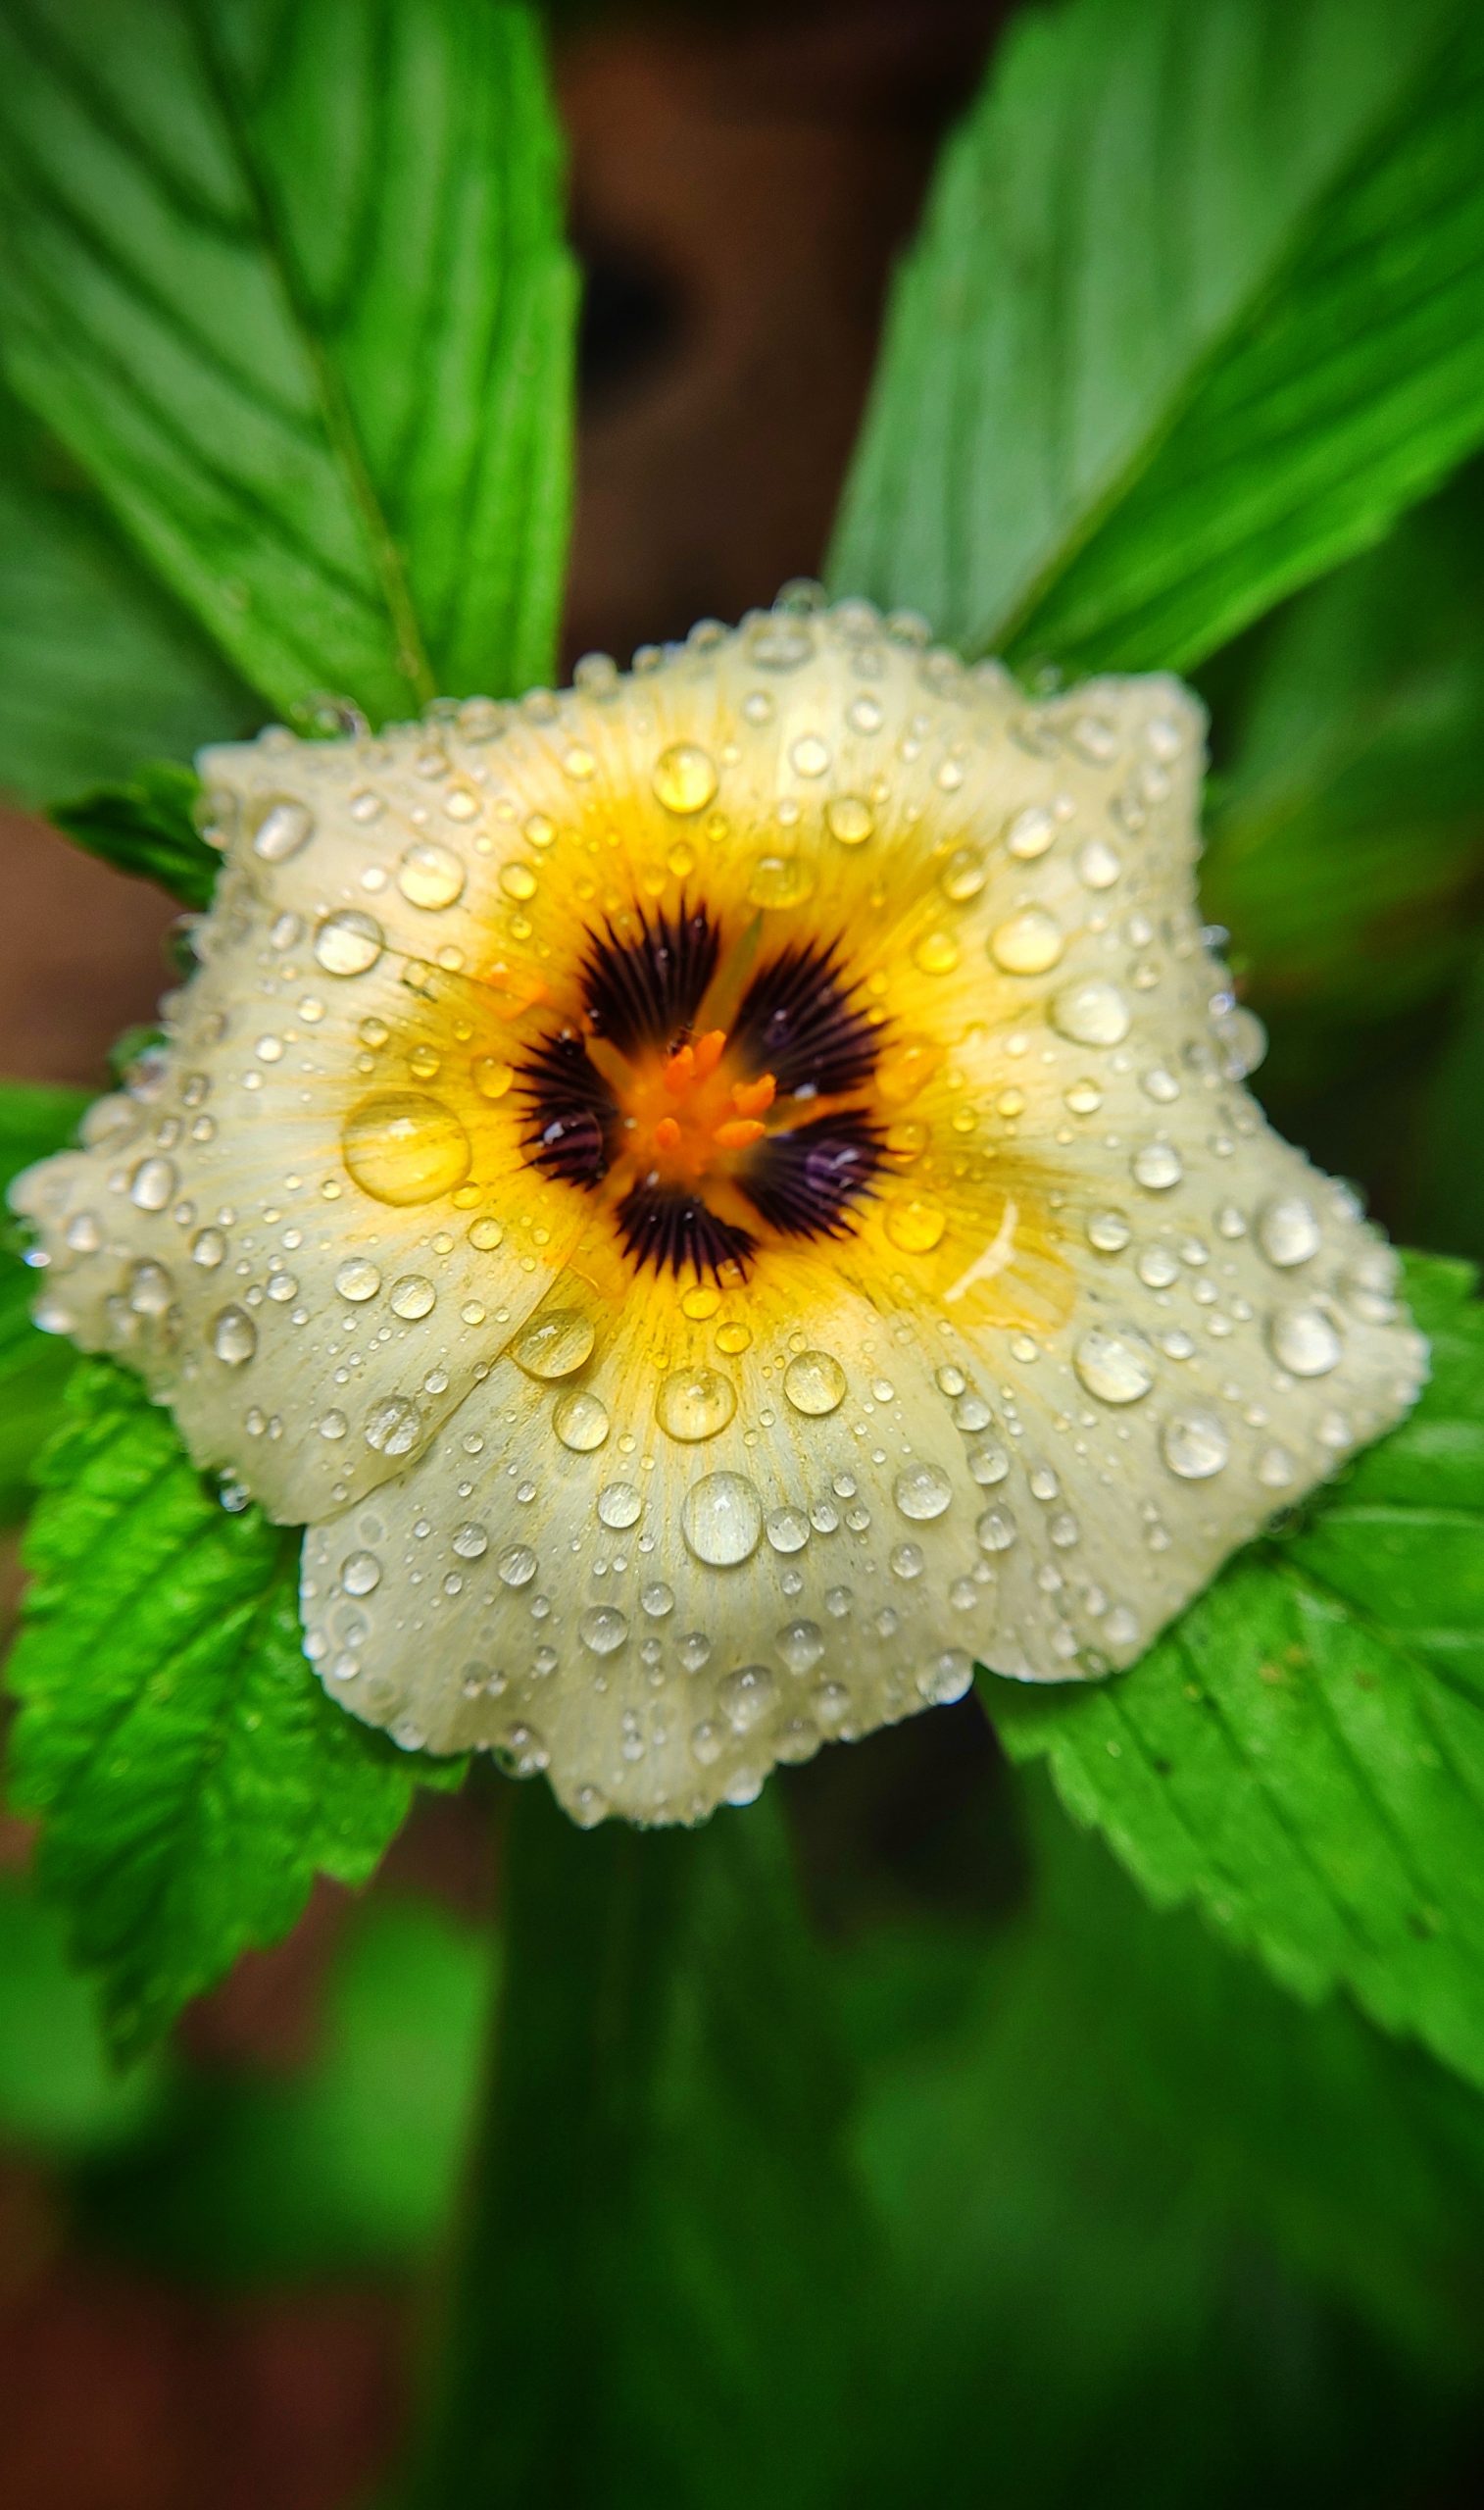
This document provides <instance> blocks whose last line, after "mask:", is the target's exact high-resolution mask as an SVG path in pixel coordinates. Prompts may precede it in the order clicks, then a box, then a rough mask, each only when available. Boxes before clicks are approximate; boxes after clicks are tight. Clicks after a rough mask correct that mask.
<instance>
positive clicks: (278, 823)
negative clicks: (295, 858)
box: [253, 794, 315, 863]
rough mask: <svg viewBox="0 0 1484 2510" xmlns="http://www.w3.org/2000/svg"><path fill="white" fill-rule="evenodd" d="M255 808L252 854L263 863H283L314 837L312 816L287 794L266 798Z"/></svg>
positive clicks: (311, 812) (302, 805) (311, 813)
mask: <svg viewBox="0 0 1484 2510" xmlns="http://www.w3.org/2000/svg"><path fill="white" fill-rule="evenodd" d="M259 808H260V810H261V813H262V816H261V818H260V819H259V821H258V824H257V827H256V828H254V830H253V852H254V853H255V854H257V855H259V856H261V858H262V860H263V861H264V862H265V863H286V862H287V861H288V859H289V856H290V855H291V854H297V853H298V852H299V850H300V848H301V847H302V846H305V845H307V844H308V843H309V840H310V838H311V837H312V836H313V835H314V832H315V815H314V813H313V811H311V810H308V809H306V807H305V805H304V804H303V802H297V801H295V800H294V799H293V798H292V796H291V795H289V794H270V795H269V796H268V798H267V800H266V801H265V802H263V803H262V804H260V805H259Z"/></svg>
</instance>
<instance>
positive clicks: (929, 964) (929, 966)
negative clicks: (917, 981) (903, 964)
mask: <svg viewBox="0 0 1484 2510" xmlns="http://www.w3.org/2000/svg"><path fill="white" fill-rule="evenodd" d="M912 957H913V966H914V967H915V968H917V969H919V970H920V971H921V973H922V975H923V976H925V977H948V976H952V974H953V972H954V970H955V968H956V967H957V966H958V964H959V945H958V943H957V941H956V940H955V939H954V936H953V934H952V933H951V932H924V933H923V935H922V938H921V940H920V941H918V942H917V943H916V945H915V948H914V950H913V954H912Z"/></svg>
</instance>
